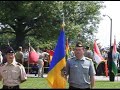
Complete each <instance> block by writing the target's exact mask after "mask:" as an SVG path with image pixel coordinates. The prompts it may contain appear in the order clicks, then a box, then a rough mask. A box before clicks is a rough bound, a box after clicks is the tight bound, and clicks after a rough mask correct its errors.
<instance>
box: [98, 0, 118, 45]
mask: <svg viewBox="0 0 120 90" xmlns="http://www.w3.org/2000/svg"><path fill="white" fill-rule="evenodd" d="M104 5H106V8H104V9H101V16H102V19H103V20H101V22H100V24H99V29H98V33H97V34H96V38H97V39H98V41H97V42H98V43H100V45H102V47H109V46H110V25H111V21H110V18H111V19H112V42H111V45H113V42H114V36H115V37H116V44H118V42H120V1H104ZM103 15H108V16H109V17H110V18H109V17H107V16H105V17H103Z"/></svg>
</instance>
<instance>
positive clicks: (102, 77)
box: [27, 74, 120, 81]
mask: <svg viewBox="0 0 120 90" xmlns="http://www.w3.org/2000/svg"><path fill="white" fill-rule="evenodd" d="M27 76H28V77H38V76H35V74H27ZM43 76H44V77H47V74H44V75H43ZM95 79H96V80H105V81H107V80H108V81H109V76H108V77H106V76H95ZM115 81H120V76H116V77H115Z"/></svg>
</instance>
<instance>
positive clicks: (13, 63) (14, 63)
mask: <svg viewBox="0 0 120 90" xmlns="http://www.w3.org/2000/svg"><path fill="white" fill-rule="evenodd" d="M16 63H17V62H16V61H15V59H14V60H13V62H12V63H11V64H9V63H8V62H7V65H14V66H15V65H16Z"/></svg>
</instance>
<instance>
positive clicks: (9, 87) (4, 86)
mask: <svg viewBox="0 0 120 90" xmlns="http://www.w3.org/2000/svg"><path fill="white" fill-rule="evenodd" d="M3 89H19V85H17V86H6V85H3Z"/></svg>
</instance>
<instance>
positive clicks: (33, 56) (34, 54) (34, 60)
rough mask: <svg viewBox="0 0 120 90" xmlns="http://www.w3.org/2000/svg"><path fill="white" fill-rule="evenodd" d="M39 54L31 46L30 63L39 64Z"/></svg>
mask: <svg viewBox="0 0 120 90" xmlns="http://www.w3.org/2000/svg"><path fill="white" fill-rule="evenodd" d="M38 59H39V54H38V53H37V52H36V51H35V49H34V48H33V47H32V46H29V63H37V62H38Z"/></svg>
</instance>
